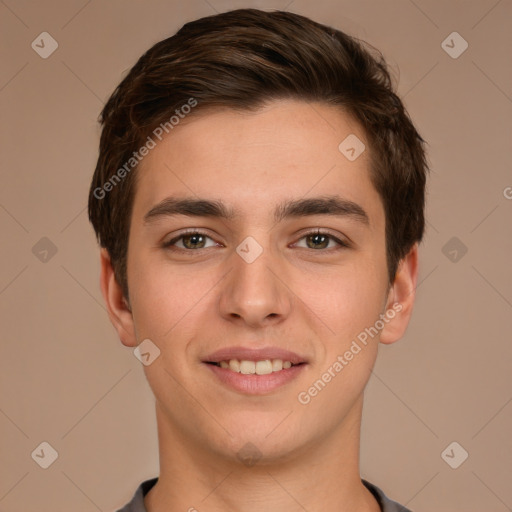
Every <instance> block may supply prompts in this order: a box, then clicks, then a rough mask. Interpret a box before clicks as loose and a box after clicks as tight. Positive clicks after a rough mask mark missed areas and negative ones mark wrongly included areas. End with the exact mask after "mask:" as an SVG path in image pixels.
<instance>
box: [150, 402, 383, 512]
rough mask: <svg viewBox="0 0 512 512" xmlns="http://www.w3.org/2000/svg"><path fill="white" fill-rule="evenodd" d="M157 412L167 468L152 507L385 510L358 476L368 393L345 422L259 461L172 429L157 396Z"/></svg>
mask: <svg viewBox="0 0 512 512" xmlns="http://www.w3.org/2000/svg"><path fill="white" fill-rule="evenodd" d="M156 412H157V424H158V437H159V447H160V475H159V478H158V482H157V483H156V484H155V486H154V487H153V488H152V489H151V491H150V492H149V493H148V494H147V495H146V497H145V499H144V503H145V506H146V509H147V511H148V512H163V511H167V510H186V511H189V512H194V511H197V512H202V511H203V510H208V511H209V512H236V511H239V510H244V512H259V511H261V510H284V511H287V512H295V511H297V512H299V511H300V512H304V510H307V511H308V512H320V511H322V512H349V511H353V510H358V511H360V512H379V511H380V507H379V506H378V503H377V501H376V500H375V498H374V497H373V495H372V494H371V493H370V491H368V489H367V488H366V487H365V486H364V485H363V483H362V482H361V478H360V475H359V439H360V425H361V414H362V396H361V397H360V399H359V400H358V401H357V402H356V403H355V404H354V407H353V408H352V409H351V411H350V412H349V414H348V415H347V417H346V418H345V421H344V422H343V425H342V426H341V428H339V429H337V430H336V431H334V432H327V433H326V435H324V436H323V437H322V438H321V439H317V440H313V441H311V442H310V444H309V445H308V446H302V447H300V448H297V449H296V450H294V452H293V454H288V455H287V456H281V457H279V458H277V459H276V458H271V457H269V456H267V454H261V455H262V456H261V458H260V459H259V460H258V461H257V462H256V463H255V464H253V465H245V464H243V463H242V462H240V461H239V460H238V459H237V458H236V457H231V458H229V457H226V456H224V457H223V456H222V455H220V454H219V453H216V452H214V451H212V449H211V446H208V444H206V445H203V446H201V444H200V443H198V442H197V441H195V440H191V439H190V437H189V436H188V435H187V434H188V433H181V432H179V431H177V430H175V429H173V428H172V426H171V422H170V421H169V419H168V418H167V417H166V415H165V413H164V412H163V410H162V409H161V408H160V407H159V405H158V402H157V406H156Z"/></svg>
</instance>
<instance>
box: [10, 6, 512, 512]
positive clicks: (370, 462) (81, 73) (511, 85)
mask: <svg viewBox="0 0 512 512" xmlns="http://www.w3.org/2000/svg"><path fill="white" fill-rule="evenodd" d="M248 6H252V7H260V8H265V9H274V8H278V9H285V8H286V9H288V10H290V11H293V12H297V13H301V14H304V15H306V16H310V17H312V18H313V19H315V20H317V21H320V22H323V23H327V24H331V25H333V26H335V27H337V28H340V29H342V30H345V31H347V32H348V33H350V34H353V35H355V36H358V37H361V38H363V39H365V40H367V41H368V42H370V43H372V44H373V45H375V46H376V47H377V48H379V49H381V50H382V52H383V53H384V56H385V57H386V59H387V60H388V62H389V63H390V64H391V66H392V67H393V69H395V71H396V72H397V73H398V70H399V88H398V90H399V94H400V95H401V96H402V97H403V98H404V102H405V104H406V106H407V108H408V110H409V112H410V114H411V116H412V118H413V120H414V121H415V123H416V125H417V127H418V129H419V131H420V133H421V134H422V135H423V136H424V138H425V139H426V140H427V141H428V142H429V144H430V153H429V159H430V162H431V166H432V175H431V180H430V183H429V189H428V207H427V215H428V219H429V224H428V230H427V233H426V238H425V242H424V244H423V245H422V247H421V252H420V256H421V265H420V284H419V287H418V292H417V302H416V307H415V312H414V315H413V319H412V322H411V324H410V326H409V329H408V331H407V333H406V335H405V337H404V338H403V339H402V340H401V341H400V342H399V343H397V344H395V345H391V346H381V348H380V357H379V359H378V362H377V365H376V367H375V372H374V375H373V376H372V377H371V380H370V383H369V385H368V388H367V392H366V405H365V412H364V416H363V429H362V450H361V473H362V476H363V477H364V478H367V479H368V480H369V481H371V482H373V483H375V484H377V485H378V486H380V487H381V488H382V489H383V490H384V491H385V492H386V493H387V494H388V496H390V497H392V498H393V499H395V500H397V501H399V502H401V503H403V504H405V505H407V506H408V507H409V508H411V509H413V510H414V512H427V511H434V510H435V511H438V512H443V511H456V510H461V511H465V512H471V511H475V512H476V511H486V512H501V511H506V510H512V486H511V485H510V484H511V475H512V441H511V438H510V433H511V431H512V403H511V402H512V386H511V375H512V343H511V337H512V322H511V318H512V315H511V313H512V272H511V270H510V263H511V257H510V255H511V254H512V228H511V224H512V223H511V218H512V217H511V214H512V199H511V197H512V189H511V188H507V187H512V173H511V163H512V157H511V146H512V145H511V133H512V131H511V128H512V116H511V114H512V68H511V60H510V56H511V54H512V53H511V50H512V26H511V25H512V2H511V1H510V0H501V1H496V0H481V1H449V2H445V1H443V0H429V1H420V0H416V1H415V2H413V1H412V0H410V1H407V0H400V1H399V0H394V1H386V2H382V1H380V0H366V1H355V0H354V1H329V0H315V1H301V0H295V1H293V2H290V1H289V0H284V1H277V0H276V1H260V2H257V1H252V2H251V1H222V0H217V1H216V0H208V1H206V0H192V1H188V2H185V1H183V2H178V1H175V0H167V1H156V0H155V1H150V2H141V1H140V2H139V1H127V0H125V1H120V0H115V1H108V2H107V1H100V0H92V1H91V0H90V1H86V0H73V1H64V0H54V1H46V2H36V1H32V2H31V1H29V0H0V34H1V38H2V41H1V48H0V51H1V62H2V67H1V70H0V105H1V112H2V123H1V148H0V155H1V159H0V226H1V230H2V243H1V264H0V325H1V330H0V336H1V357H0V379H1V380H0V390H1V396H0V432H1V437H0V443H1V454H2V455H1V459H0V511H2V512H7V511H8V512H27V511H39V512H50V511H52V512H56V511H69V510H72V511H74V512H79V511H83V512H94V511H95V510H100V511H110V510H115V509H116V508H117V507H119V506H121V505H122V504H124V503H125V502H126V501H128V500H129V499H130V498H131V496H132V494H133V492H134V491H135V488H136V487H137V486H138V485H139V483H140V482H141V481H142V480H144V479H146V478H150V477H153V476H156V475H157V474H158V453H157V448H158V446H157V437H156V424H155V418H154V399H153V395H152V393H151V391H150V389H149V386H148V384H147V383H146V381H145V378H144V374H143V370H142V367H141V366H140V363H139V361H138V360H137V359H136V358H135V357H134V355H133V353H132V351H131V350H130V349H129V348H126V347H124V346H123V345H122V344H121V343H120V342H119V341H118V339H117V337H116V334H115V331H114V329H113V328H112V326H111V325H110V323H109V320H108V318H107V315H106V312H105V308H104V305H103V300H102V297H101V293H100V289H99V285H98V276H99V262H98V250H97V246H96V242H95V238H94V235H93V231H92V228H91V227H90V225H89V223H88V220H87V214H86V200H87V191H88V186H89V182H90V179H91V176H92V172H93V169H94V165H95V159H96V157H97V146H98V140H99V139H98V137H99V129H98V126H97V123H96V120H97V116H98V114H99V111H100V109H101V107H102V104H103V103H104V102H105V101H106V99H107V98H108V96H109V95H110V93H111V92H112V90H113V88H114V87H115V85H116V84H117V83H118V82H119V80H120V78H121V77H122V76H124V73H125V72H126V71H127V70H128V69H129V68H130V67H131V66H132V65H133V64H134V63H135V61H136V59H137V58H138V57H139V56H140V55H141V54H142V53H143V51H145V50H146V49H147V48H149V47H150V46H151V45H152V44H154V43H155V42H157V41H158V40H160V39H163V38H164V37H168V36H169V35H171V34H172V33H174V32H175V31H176V30H177V29H178V28H179V27H180V26H181V25H182V24H183V23H184V22H186V21H188V20H191V19H194V18H197V17H201V16H205V15H209V14H213V13H214V12H216V11H218V12H220V11H224V10H229V9H232V8H237V7H248ZM43 31H46V32H49V33H50V34H51V36H52V37H53V38H55V40H56V41H57V42H58V45H59V46H58V49H57V50H56V51H55V53H53V54H52V55H51V56H50V57H48V58H47V59H43V58H41V57H40V56H39V55H38V54H37V53H36V52H35V51H34V50H33V49H32V48H31V43H32V41H34V40H35V39H36V38H37V36H38V35H39V34H40V33H41V32H43ZM453 31H457V32H458V33H459V34H460V35H461V36H462V37H463V38H464V39H465V40H466V41H467V42H468V44H469V47H468V49H467V50H466V51H465V52H464V53H463V54H462V55H460V56H459V57H458V58H457V59H453V58H452V57H450V56H449V55H448V54H447V53H446V52H445V51H444V50H443V48H442V46H441V43H442V42H443V41H444V40H445V39H446V38H447V36H448V35H449V34H451V33H452V32H453ZM454 44H455V43H454ZM457 44H459V43H457ZM507 196H508V198H507ZM43 237H47V238H48V239H50V240H51V242H52V243H53V244H54V245H55V247H56V249H57V252H56V253H55V254H54V255H52V254H51V252H50V253H48V254H47V255H46V256H45V255H44V254H42V253H41V247H43V249H44V248H45V247H47V245H45V244H48V241H43V242H39V240H40V239H41V238H43ZM452 237H457V239H458V241H457V240H456V241H455V244H458V247H455V246H454V247H455V250H456V251H457V255H455V253H453V252H452V253H451V254H450V253H449V251H451V250H453V248H454V247H452V246H451V245H449V246H448V247H445V244H447V243H448V241H449V240H450V239H451V238H452ZM38 242H39V243H40V244H42V245H39V246H36V249H34V250H33V247H34V246H35V245H36V244H37V243H38ZM451 243H452V244H453V243H454V242H451ZM461 244H464V246H465V247H466V248H467V253H466V254H464V255H463V257H462V258H460V255H461V254H462V252H461V247H462V245H461ZM443 248H444V249H443ZM34 253H35V254H34ZM445 254H446V255H445ZM45 257H46V258H47V261H46V262H44V261H41V258H43V259H44V258H45ZM455 257H457V258H460V260H458V261H456V262H454V261H451V260H450V258H452V259H453V258H455ZM43 441H46V442H48V443H50V444H51V445H52V446H53V447H54V448H55V449H56V450H57V452H58V454H59V456H58V458H57V460H56V461H55V462H54V463H53V465H51V466H50V467H49V468H48V469H46V470H45V469H42V468H40V467H39V465H38V464H36V462H35V461H34V460H33V459H32V457H31V453H32V452H33V451H34V450H35V449H36V448H37V447H38V446H39V444H40V443H41V442H43ZM452 441H457V442H458V443H459V444H460V445H461V446H462V447H463V448H464V449H465V450H467V452H468V453H469V457H468V459H467V460H466V461H465V462H464V463H463V464H462V465H461V466H460V467H459V468H458V469H452V468H451V467H450V466H448V465H447V463H446V462H445V461H444V460H443V459H442V457H441V453H442V452H443V451H444V450H445V448H446V447H447V446H448V445H449V444H450V443H451V442H452ZM458 456H459V454H458V452H457V451H455V452H454V457H455V458H456V457H458Z"/></svg>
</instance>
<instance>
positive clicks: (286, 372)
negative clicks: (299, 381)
mask: <svg viewBox="0 0 512 512" xmlns="http://www.w3.org/2000/svg"><path fill="white" fill-rule="evenodd" d="M202 362H203V363H204V364H205V366H207V367H208V368H209V369H210V370H211V372H212V374H213V375H214V377H215V378H216V382H217V383H220V384H221V385H223V386H225V387H227V388H229V389H230V390H235V391H237V392H239V393H242V394H248V395H264V394H269V393H271V392H273V391H275V390H277V389H278V388H280V387H282V386H284V385H285V384H287V383H289V382H291V381H292V380H294V379H295V378H297V377H298V375H299V374H300V373H302V372H303V371H304V370H305V369H306V367H307V366H308V361H307V360H306V358H304V357H302V356H299V355H298V354H296V353H294V352H290V351H287V350H282V349H278V348H267V349H248V348H243V347H232V348H227V349H222V350H219V351H217V352H215V353H213V354H211V355H210V356H209V357H208V358H206V360H203V361H202Z"/></svg>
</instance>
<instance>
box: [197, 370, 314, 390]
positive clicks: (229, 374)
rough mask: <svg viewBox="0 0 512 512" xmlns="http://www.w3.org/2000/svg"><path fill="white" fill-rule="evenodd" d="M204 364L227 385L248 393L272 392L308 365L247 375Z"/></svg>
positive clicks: (295, 376)
mask: <svg viewBox="0 0 512 512" xmlns="http://www.w3.org/2000/svg"><path fill="white" fill-rule="evenodd" d="M204 364H205V365H206V366H208V367H209V368H210V370H211V371H212V372H213V373H214V374H215V375H216V376H217V377H218V378H219V379H220V381H221V382H222V383H224V384H225V385H226V386H228V387H230V388H231V389H235V390H236V391H239V392H240V393H245V394H248V395H264V394H267V393H271V392H272V391H274V390H276V389H277V388H279V387H281V386H284V385H285V384H287V383H288V382H291V381H292V380H293V379H295V378H297V376H298V375H299V374H300V373H301V372H302V371H304V368H305V367H306V364H305V363H303V364H298V365H295V366H291V367H290V368H285V369H283V370H280V371H278V372H272V373H269V374H267V375H256V374H254V375H246V374H244V373H237V372H234V371H232V370H229V369H228V368H221V367H220V366H216V365H214V364H208V363H204Z"/></svg>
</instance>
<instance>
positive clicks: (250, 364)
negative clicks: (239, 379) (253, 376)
mask: <svg viewBox="0 0 512 512" xmlns="http://www.w3.org/2000/svg"><path fill="white" fill-rule="evenodd" d="M240 373H244V374H246V375H249V374H250V373H256V363H255V362H254V361H240Z"/></svg>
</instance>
